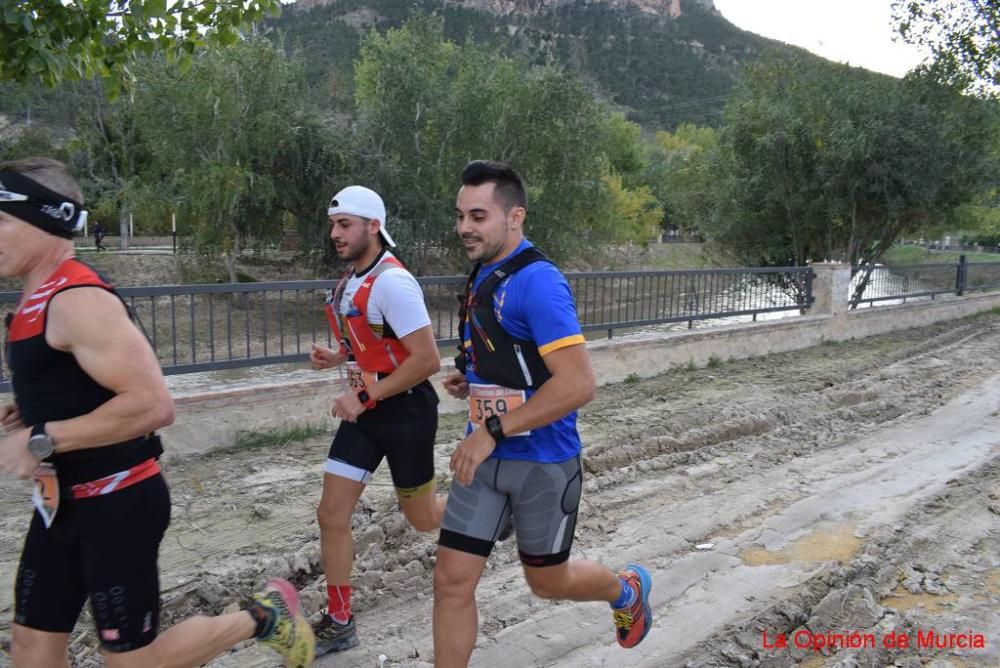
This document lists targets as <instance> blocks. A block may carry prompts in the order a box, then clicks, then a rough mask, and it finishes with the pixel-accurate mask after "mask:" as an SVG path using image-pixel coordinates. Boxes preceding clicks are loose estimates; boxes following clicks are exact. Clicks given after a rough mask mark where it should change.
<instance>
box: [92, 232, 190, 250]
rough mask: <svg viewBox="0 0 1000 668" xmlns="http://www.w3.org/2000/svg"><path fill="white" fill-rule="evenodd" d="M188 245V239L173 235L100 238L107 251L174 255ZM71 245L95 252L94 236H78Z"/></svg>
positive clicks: (116, 235) (107, 236) (108, 235)
mask: <svg viewBox="0 0 1000 668" xmlns="http://www.w3.org/2000/svg"><path fill="white" fill-rule="evenodd" d="M189 243H190V237H181V236H178V235H174V234H166V235H163V236H158V237H154V236H141V237H133V236H128V235H125V236H121V235H118V234H106V235H104V236H103V237H102V238H101V246H102V247H103V248H104V249H105V250H109V251H126V250H159V251H169V252H171V253H176V252H177V250H178V248H180V247H183V246H184V245H186V244H189ZM73 245H74V246H75V247H76V248H78V249H82V250H87V249H90V250H96V248H97V245H96V243H95V241H94V236H93V235H90V236H86V237H85V236H82V235H81V236H78V237H76V238H74V239H73Z"/></svg>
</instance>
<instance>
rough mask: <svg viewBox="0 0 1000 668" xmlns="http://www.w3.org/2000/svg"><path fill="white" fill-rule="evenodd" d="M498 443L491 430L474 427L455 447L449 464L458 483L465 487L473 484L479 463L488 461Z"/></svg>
mask: <svg viewBox="0 0 1000 668" xmlns="http://www.w3.org/2000/svg"><path fill="white" fill-rule="evenodd" d="M496 445H497V444H496V443H495V442H494V441H493V437H492V436H490V432H488V431H486V430H485V429H484V428H482V427H477V428H476V429H473V430H472V433H470V434H469V435H468V436H466V437H465V438H464V439H462V442H461V443H459V444H458V447H457V448H455V452H454V454H452V456H451V462H450V463H449V464H448V468H450V469H451V471H452V473H454V474H455V480H456V481H458V484H460V485H462V486H463V487H468V486H469V485H471V484H472V480H473V479H474V478H475V477H476V470H477V469H478V468H479V465H480V464H482V463H483V462H485V461H486V458H487V457H489V456H490V453H492V452H493V448H495V447H496Z"/></svg>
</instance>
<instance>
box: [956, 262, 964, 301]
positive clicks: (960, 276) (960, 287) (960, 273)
mask: <svg viewBox="0 0 1000 668" xmlns="http://www.w3.org/2000/svg"><path fill="white" fill-rule="evenodd" d="M965 272H966V266H965V255H964V254H963V255H959V256H958V266H957V267H956V268H955V294H956V295H957V296H959V297H961V296H962V294H963V293H964V292H965Z"/></svg>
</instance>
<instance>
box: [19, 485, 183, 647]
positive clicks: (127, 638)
mask: <svg viewBox="0 0 1000 668" xmlns="http://www.w3.org/2000/svg"><path fill="white" fill-rule="evenodd" d="M169 523H170V493H169V491H168V490H167V484H166V481H164V479H163V476H161V475H156V476H153V477H151V478H149V479H148V480H143V481H142V482H139V483H136V484H135V485H132V486H130V487H126V488H125V489H122V490H119V491H116V492H112V493H111V494H106V495H104V496H95V497H93V498H89V499H70V500H63V501H62V502H61V504H60V506H59V511H58V513H57V514H56V519H55V521H54V522H53V523H52V526H51V527H50V528H48V529H46V528H45V524H44V523H43V522H42V520H41V518H40V517H39V516H38V513H37V512H36V513H34V514H33V517H32V519H31V527H30V528H29V529H28V535H27V538H25V541H24V551H23V552H22V553H21V564H20V566H19V567H18V571H17V580H16V583H15V589H14V606H15V607H14V623H15V624H20V625H21V626H26V627H28V628H31V629H36V630H39V631H51V632H56V633H69V632H71V631H72V630H73V626H74V625H75V624H76V620H77V617H79V615H80V611H81V610H82V609H83V603H84V601H86V600H87V599H88V598H89V599H90V607H91V611H92V613H93V615H94V622H95V623H96V625H97V631H98V637H99V638H100V641H101V645H102V646H103V647H104V649H105V650H107V651H109V652H129V651H132V650H136V649H139V648H141V647H145V646H146V645H148V644H150V643H151V642H153V640H154V639H155V638H156V633H157V627H158V625H159V621H160V619H159V618H160V579H159V573H158V570H157V556H158V551H159V547H160V541H161V539H162V538H163V534H164V532H165V531H166V529H167V525H168V524H169Z"/></svg>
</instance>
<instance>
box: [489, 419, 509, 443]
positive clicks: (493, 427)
mask: <svg viewBox="0 0 1000 668" xmlns="http://www.w3.org/2000/svg"><path fill="white" fill-rule="evenodd" d="M483 424H484V425H486V431H488V432H489V433H490V436H492V437H493V440H494V441H495V442H497V443H499V442H500V441H502V440H503V439H505V438H507V435H506V434H505V433H503V425H501V424H500V416H499V415H491V416H489V417H488V418H486V421H485V422H484V423H483Z"/></svg>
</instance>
